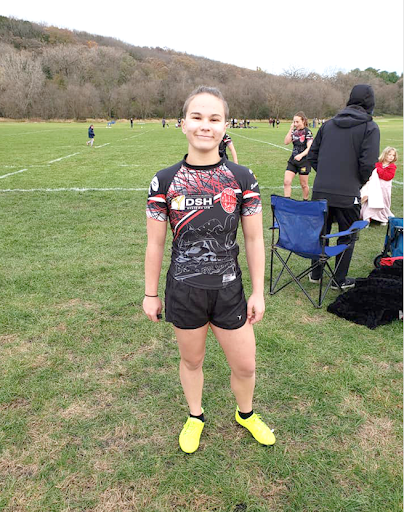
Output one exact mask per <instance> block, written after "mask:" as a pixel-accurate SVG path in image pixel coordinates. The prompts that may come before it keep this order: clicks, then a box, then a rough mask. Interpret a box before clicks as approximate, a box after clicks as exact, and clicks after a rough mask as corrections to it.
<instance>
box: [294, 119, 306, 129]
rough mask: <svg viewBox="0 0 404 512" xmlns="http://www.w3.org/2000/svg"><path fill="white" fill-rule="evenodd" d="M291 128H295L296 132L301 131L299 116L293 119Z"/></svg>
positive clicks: (301, 120) (301, 125)
mask: <svg viewBox="0 0 404 512" xmlns="http://www.w3.org/2000/svg"><path fill="white" fill-rule="evenodd" d="M293 126H294V127H295V129H296V130H303V128H304V121H303V119H302V118H301V117H299V116H295V117H294V118H293Z"/></svg>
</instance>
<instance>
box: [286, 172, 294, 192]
mask: <svg viewBox="0 0 404 512" xmlns="http://www.w3.org/2000/svg"><path fill="white" fill-rule="evenodd" d="M294 177H295V173H294V172H292V171H285V177H284V178H283V195H284V196H285V197H290V196H291V195H292V181H293V178H294Z"/></svg>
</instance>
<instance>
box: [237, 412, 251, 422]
mask: <svg viewBox="0 0 404 512" xmlns="http://www.w3.org/2000/svg"><path fill="white" fill-rule="evenodd" d="M238 413H239V415H240V418H241V419H243V420H247V419H248V418H249V417H250V416H252V415H253V414H254V411H251V412H240V411H238Z"/></svg>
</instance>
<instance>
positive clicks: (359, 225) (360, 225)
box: [323, 220, 369, 240]
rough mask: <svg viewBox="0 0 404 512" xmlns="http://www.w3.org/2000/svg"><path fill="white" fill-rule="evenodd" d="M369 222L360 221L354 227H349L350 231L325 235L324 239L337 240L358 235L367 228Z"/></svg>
mask: <svg viewBox="0 0 404 512" xmlns="http://www.w3.org/2000/svg"><path fill="white" fill-rule="evenodd" d="M368 224H369V222H368V221H367V220H358V221H356V222H354V223H353V224H352V226H350V227H349V229H347V230H345V231H340V232H339V233H332V234H329V235H324V236H323V238H325V239H326V240H327V239H329V238H335V237H336V236H348V235H353V234H355V233H357V232H358V231H361V230H362V229H363V228H365V227H366V226H367V225H368Z"/></svg>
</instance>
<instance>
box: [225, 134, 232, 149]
mask: <svg viewBox="0 0 404 512" xmlns="http://www.w3.org/2000/svg"><path fill="white" fill-rule="evenodd" d="M223 142H224V143H225V144H226V146H228V145H229V144H231V143H232V142H233V141H232V140H231V137H230V135H228V134H227V133H225V134H224V137H223Z"/></svg>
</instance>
